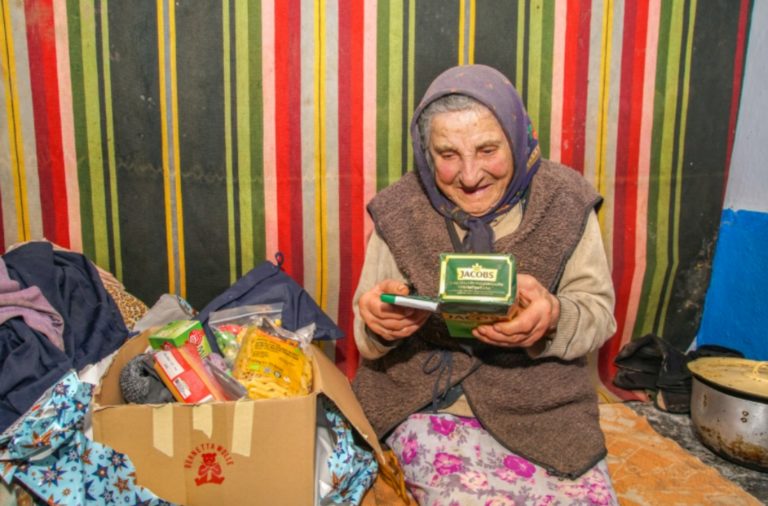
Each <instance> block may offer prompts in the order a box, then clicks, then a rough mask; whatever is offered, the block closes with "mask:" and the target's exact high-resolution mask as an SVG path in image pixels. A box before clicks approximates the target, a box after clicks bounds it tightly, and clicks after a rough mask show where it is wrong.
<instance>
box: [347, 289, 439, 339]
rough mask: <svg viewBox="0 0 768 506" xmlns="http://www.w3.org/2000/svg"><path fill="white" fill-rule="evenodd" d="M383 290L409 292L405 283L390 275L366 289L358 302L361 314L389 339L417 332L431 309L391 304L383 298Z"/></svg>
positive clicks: (397, 293)
mask: <svg viewBox="0 0 768 506" xmlns="http://www.w3.org/2000/svg"><path fill="white" fill-rule="evenodd" d="M382 293H393V294H396V295H408V287H407V286H406V285H405V283H402V282H400V281H395V280H392V279H387V280H384V281H382V282H380V283H379V284H377V285H376V286H374V287H373V288H372V289H371V290H369V291H367V292H366V293H364V294H363V295H362V296H361V297H360V300H359V301H358V303H357V305H358V308H359V309H360V317H361V318H362V319H363V321H364V322H365V324H366V325H367V326H368V328H369V329H371V330H372V331H373V332H374V333H376V334H377V335H379V336H380V337H381V338H382V339H384V340H387V341H397V340H399V339H404V338H406V337H408V336H410V335H411V334H413V333H414V332H416V331H417V330H418V329H419V328H420V327H421V326H422V325H423V324H424V322H425V321H427V318H429V315H430V313H429V311H423V310H421V309H412V308H408V307H402V306H396V305H394V304H387V303H386V302H382V301H381V298H380V296H381V294H382Z"/></svg>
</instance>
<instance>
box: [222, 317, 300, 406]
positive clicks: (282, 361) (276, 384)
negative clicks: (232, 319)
mask: <svg viewBox="0 0 768 506" xmlns="http://www.w3.org/2000/svg"><path fill="white" fill-rule="evenodd" d="M242 334H243V335H242V336H241V339H242V343H241V346H240V351H239V352H238V354H237V358H236V359H235V364H234V367H233V370H232V376H233V377H234V378H235V379H237V380H238V381H239V382H240V383H241V384H242V385H243V386H244V387H245V388H246V390H247V391H248V397H250V398H251V399H272V398H284V397H296V396H301V395H307V394H309V393H310V391H311V390H312V360H311V358H310V356H309V355H308V354H306V353H305V350H306V348H307V347H308V345H309V341H307V340H306V336H300V335H297V334H296V333H294V332H291V331H288V330H286V329H283V328H280V327H277V326H276V325H274V323H272V322H271V321H270V320H269V319H266V318H265V319H263V320H262V322H261V324H259V325H249V326H246V327H245V328H244V329H243V331H242ZM309 339H310V341H311V336H309Z"/></svg>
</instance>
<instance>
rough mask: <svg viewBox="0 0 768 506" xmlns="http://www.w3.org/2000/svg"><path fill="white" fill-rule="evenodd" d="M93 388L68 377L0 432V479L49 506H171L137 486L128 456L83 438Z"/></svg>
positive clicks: (75, 377) (70, 376) (71, 373)
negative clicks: (21, 488)
mask: <svg viewBox="0 0 768 506" xmlns="http://www.w3.org/2000/svg"><path fill="white" fill-rule="evenodd" d="M93 388H94V387H93V385H91V384H88V383H83V382H81V381H80V380H79V379H78V377H77V374H75V372H74V371H72V372H70V373H68V374H66V375H65V376H64V377H63V378H62V379H61V380H59V381H58V382H57V383H56V384H54V385H53V387H51V388H50V389H49V390H48V391H47V392H46V394H45V395H43V396H42V397H41V399H40V400H39V401H38V402H37V403H36V404H35V405H34V406H32V408H31V409H30V410H29V411H28V412H27V413H26V414H25V415H24V416H23V417H22V418H20V419H19V420H18V421H17V422H16V423H14V424H13V425H12V426H10V427H9V428H8V429H7V430H6V431H5V432H3V434H2V436H0V462H1V463H2V469H0V479H2V480H3V481H5V482H6V483H7V484H9V485H10V484H11V483H14V482H15V483H19V484H21V485H23V486H24V487H25V488H26V489H28V490H29V491H30V492H31V493H32V494H33V495H35V496H36V497H37V498H39V499H40V500H41V501H44V502H45V503H47V504H52V505H53V504H61V505H65V504H66V505H71V504H78V505H96V504H99V505H102V504H124V505H128V504H130V505H147V506H161V505H163V506H164V505H170V503H168V502H167V501H164V500H162V499H159V498H158V497H157V496H155V495H154V494H153V493H152V492H150V491H149V490H147V489H146V488H144V487H141V486H139V485H137V484H136V473H135V469H134V467H133V464H131V462H130V460H129V458H128V456H126V455H125V454H123V453H119V452H117V451H115V450H113V449H111V448H109V447H107V446H104V445H102V444H100V443H96V442H94V441H91V440H90V439H88V438H87V437H86V436H85V434H84V433H83V431H82V428H83V422H84V419H85V416H86V413H87V412H88V409H89V406H90V402H91V396H92V394H93Z"/></svg>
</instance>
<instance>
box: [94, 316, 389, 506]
mask: <svg viewBox="0 0 768 506" xmlns="http://www.w3.org/2000/svg"><path fill="white" fill-rule="evenodd" d="M148 332H149V331H148ZM147 346H148V341H147V332H145V333H143V334H141V335H138V336H136V337H134V338H132V339H130V340H129V341H127V342H126V343H125V344H124V345H123V346H122V348H121V349H120V350H119V351H118V352H117V354H116V356H115V359H114V361H113V362H112V365H111V366H110V368H109V369H108V370H107V372H106V374H105V375H104V377H103V378H102V381H101V384H100V385H99V386H98V388H97V390H96V393H95V394H94V405H93V438H94V440H96V441H99V442H101V443H104V444H106V445H109V446H111V447H112V448H114V449H115V450H117V451H119V452H123V453H125V454H127V455H128V456H129V457H130V458H131V461H132V462H133V464H134V465H135V466H136V479H137V481H138V483H139V484H140V485H143V486H145V487H147V488H149V489H150V490H152V491H153V492H154V493H155V494H157V495H158V496H160V497H161V498H163V499H166V500H168V501H172V502H175V503H178V504H185V505H190V506H194V505H196V504H257V505H270V506H274V505H281V504H285V505H312V504H314V495H315V479H314V462H315V417H316V409H317V408H316V404H317V396H318V395H321V394H322V395H325V396H327V397H328V398H329V399H331V400H332V401H333V402H334V403H335V404H336V405H337V406H338V407H339V409H340V410H341V411H342V413H344V415H345V416H346V418H347V419H348V420H349V422H350V423H351V424H352V426H353V427H354V428H355V430H356V431H357V432H358V433H359V434H360V435H361V436H362V437H363V438H364V439H365V440H366V441H367V442H368V443H369V444H370V445H371V447H372V448H373V449H374V451H375V452H376V454H377V457H379V461H380V462H381V461H382V456H383V453H382V449H381V446H380V445H379V443H378V441H377V439H376V436H375V433H374V431H373V429H372V428H371V425H370V423H369V422H368V420H367V419H366V418H365V415H364V414H363V410H362V408H361V407H360V404H359V403H358V402H357V399H356V398H355V396H354V393H353V392H352V388H351V386H350V384H349V381H348V380H347V378H346V376H344V374H343V373H342V372H341V371H340V370H339V369H338V368H337V367H336V366H335V365H334V364H333V363H332V362H331V361H330V360H329V359H328V358H327V357H326V356H325V355H324V354H323V353H322V351H320V350H319V349H317V348H315V347H312V348H311V354H312V357H313V369H314V378H313V388H312V393H311V394H310V395H307V396H303V397H296V398H291V399H268V400H257V401H253V400H241V401H236V402H214V403H207V404H200V405H190V404H165V405H147V404H144V405H139V404H125V401H124V399H123V397H122V394H121V392H120V385H119V376H120V371H121V370H122V368H123V366H124V365H125V364H126V363H128V361H129V360H130V359H131V358H133V357H134V356H136V355H137V354H139V353H142V352H143V351H144V350H145V349H146V348H147Z"/></svg>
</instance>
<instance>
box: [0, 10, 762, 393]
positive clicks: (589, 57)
mask: <svg viewBox="0 0 768 506" xmlns="http://www.w3.org/2000/svg"><path fill="white" fill-rule="evenodd" d="M751 9H752V3H751V0H707V1H700V0H670V1H662V0H623V1H622V0H568V1H565V0H563V1H544V0H538V1H526V2H523V1H510V0H452V1H450V0H440V1H436V0H434V1H433V0H403V1H392V2H390V1H383V0H378V1H377V0H336V1H334V0H280V1H273V0H262V1H260V2H259V1H249V2H242V1H237V0H195V1H192V0H156V1H150V0H143V1H131V2H120V1H114V0H113V1H109V0H66V1H64V0H62V1H57V0H2V12H1V13H0V16H1V18H0V41H1V42H0V44H2V46H1V47H0V49H2V54H1V55H0V63H2V81H1V83H0V87H1V88H0V91H1V92H2V98H3V100H2V105H0V143H1V144H2V148H1V149H0V222H1V223H2V226H0V249H2V248H7V247H9V246H10V245H12V244H14V243H17V242H19V241H25V240H30V239H38V238H43V237H44V238H47V239H49V240H51V241H54V242H56V243H58V244H60V245H62V246H65V247H68V248H72V249H75V250H78V251H82V252H83V253H85V254H86V255H87V256H89V258H91V259H92V260H93V261H95V262H96V263H97V264H99V265H100V266H102V267H104V268H106V269H108V270H110V271H112V272H113V273H115V274H116V276H117V277H118V278H119V279H120V280H122V281H123V283H124V284H125V286H126V287H127V288H128V290H129V291H131V292H132V293H134V294H135V295H137V296H138V297H139V298H141V299H142V300H144V301H145V302H146V303H147V304H148V305H152V304H153V303H154V302H155V301H156V300H157V298H158V297H159V296H160V295H161V294H162V293H166V292H168V293H178V294H180V295H182V296H184V297H186V298H187V299H188V300H189V301H190V302H191V303H192V304H193V305H194V306H195V307H198V308H201V307H202V306H203V305H205V304H206V303H207V302H208V301H209V300H211V299H212V298H213V297H214V296H216V295H218V294H219V293H221V292H222V291H224V290H225V289H226V288H227V287H228V286H230V285H231V284H232V283H233V282H234V281H235V280H237V279H238V278H239V277H240V276H241V275H242V274H244V273H245V272H247V271H248V270H249V269H251V268H252V267H253V266H254V265H256V264H258V263H259V262H261V261H263V260H264V259H272V258H273V256H274V254H275V252H277V251H282V252H283V253H284V254H285V258H286V263H285V265H284V267H285V270H286V271H287V272H288V273H289V274H290V275H291V276H292V277H293V278H294V279H296V281H298V282H299V283H300V284H302V285H303V286H304V287H305V288H306V289H307V290H308V292H309V293H310V294H311V295H312V296H313V297H314V298H315V300H317V301H318V303H319V304H320V305H321V306H322V307H323V308H324V309H325V311H326V312H327V313H328V314H329V315H331V317H332V318H334V319H335V320H336V321H337V322H338V324H339V325H340V326H341V327H342V328H343V329H344V330H345V331H346V332H347V333H348V334H349V333H350V332H351V321H352V312H351V300H352V295H353V292H354V289H355V285H356V282H357V278H358V276H359V273H360V270H361V265H362V261H363V256H364V251H365V242H366V238H367V236H368V234H369V233H370V231H371V223H370V221H369V220H368V218H367V216H366V213H365V204H366V202H367V201H368V200H369V199H370V198H371V197H372V196H373V195H374V194H375V193H376V192H377V191H378V190H380V189H381V188H383V187H384V186H386V185H388V184H389V183H391V182H393V181H395V180H397V179H398V178H399V177H400V176H401V175H402V174H403V173H404V172H405V171H408V170H410V169H411V168H412V165H413V162H412V152H411V146H410V142H409V139H408V134H407V131H408V121H409V119H410V114H411V112H412V111H413V109H414V107H415V105H416V103H417V102H418V100H419V98H420V97H421V95H422V94H423V92H424V90H425V89H426V87H427V85H428V84H429V82H430V81H431V80H432V78H434V77H435V76H436V75H437V74H438V73H439V72H440V71H442V70H443V69H445V68H446V67H449V66H452V65H455V64H460V63H486V64H490V65H493V66H495V67H497V68H499V69H500V70H502V71H503V72H505V73H506V74H507V75H508V76H509V77H510V79H511V80H512V81H513V83H515V84H516V86H517V87H518V89H519V90H520V92H521V94H522V96H523V97H524V99H525V102H526V104H527V107H528V110H529V112H530V114H531V116H532V118H533V120H534V122H535V125H536V128H537V130H538V135H539V139H540V143H541V147H542V150H543V153H544V155H545V156H547V157H549V158H551V159H554V160H557V161H561V162H563V163H565V164H567V165H569V166H571V167H573V169H574V170H577V171H579V172H581V173H583V174H584V175H585V176H586V177H587V178H588V179H589V180H590V181H591V182H592V183H593V184H594V185H595V186H596V187H597V188H598V190H599V191H600V192H601V193H602V194H603V196H604V197H605V203H604V205H603V206H602V208H601V210H600V214H599V218H600V223H601V226H602V231H603V235H604V238H605V243H606V247H607V249H608V254H609V258H610V260H611V264H612V269H613V278H614V282H615V285H616V290H617V295H618V302H617V308H616V314H617V317H618V321H619V329H618V332H617V334H616V336H615V337H614V339H612V340H611V341H610V342H609V343H608V344H607V345H606V346H605V347H603V349H602V350H601V353H600V356H599V359H598V360H597V361H596V367H595V370H596V372H599V375H600V378H601V379H602V380H603V382H604V383H605V384H606V385H608V387H609V388H610V386H609V383H610V381H609V380H610V378H611V377H612V375H613V372H614V369H613V364H612V359H613V357H614V356H615V355H616V353H617V352H618V350H619V349H620V348H621V346H622V345H623V344H625V343H626V342H628V341H629V340H631V339H633V338H636V337H639V336H641V335H644V334H646V333H650V332H653V333H656V334H658V335H661V336H663V337H665V338H666V339H668V340H669V341H671V342H672V343H674V344H675V345H677V346H678V347H680V348H685V347H686V346H687V345H688V344H689V343H690V342H691V341H692V339H693V338H694V336H695V333H696V331H697V328H698V323H699V320H700V315H701V311H702V305H703V299H704V295H705V291H706V288H707V284H708V281H709V272H710V268H711V261H712V255H713V249H714V244H715V238H716V234H717V226H718V224H719V220H720V212H721V209H722V200H723V194H724V189H725V182H726V179H727V173H728V165H729V156H730V152H731V145H732V142H733V134H734V130H735V124H736V119H737V114H738V108H739V95H740V87H741V78H742V72H743V62H744V54H745V51H746V48H745V40H746V38H747V34H748V31H749V20H750V13H751ZM328 351H329V352H330V353H331V354H333V355H334V356H335V359H336V361H337V363H338V364H339V366H340V367H341V368H342V369H343V370H344V371H345V372H346V373H347V374H348V375H349V376H353V375H354V372H355V368H356V364H357V354H356V351H355V348H354V344H353V342H352V339H349V338H348V339H344V340H342V341H340V342H338V343H336V345H335V349H330V350H328Z"/></svg>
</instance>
